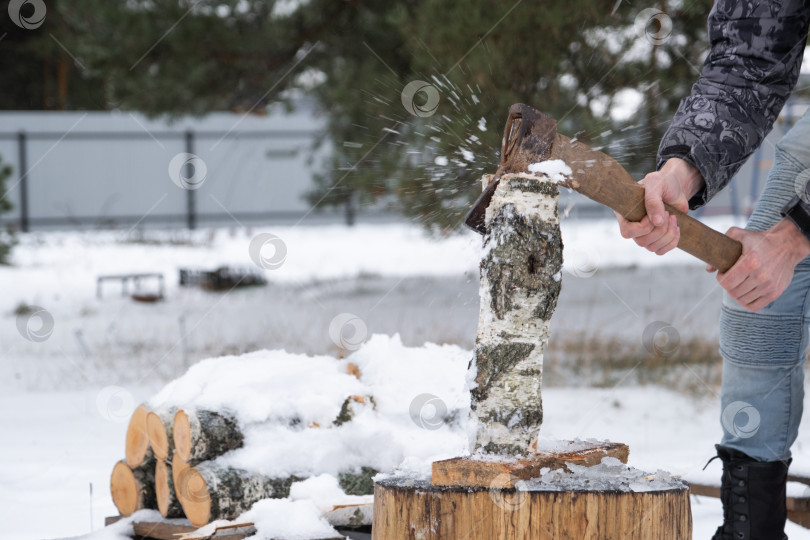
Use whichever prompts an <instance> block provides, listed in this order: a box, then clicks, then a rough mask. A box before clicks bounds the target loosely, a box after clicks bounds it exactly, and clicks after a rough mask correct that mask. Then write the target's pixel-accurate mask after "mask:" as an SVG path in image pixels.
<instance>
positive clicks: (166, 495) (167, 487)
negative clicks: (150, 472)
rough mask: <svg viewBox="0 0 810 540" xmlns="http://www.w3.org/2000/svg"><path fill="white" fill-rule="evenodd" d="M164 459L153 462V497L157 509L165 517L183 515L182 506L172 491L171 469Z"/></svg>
mask: <svg viewBox="0 0 810 540" xmlns="http://www.w3.org/2000/svg"><path fill="white" fill-rule="evenodd" d="M169 469H170V468H169V465H168V463H166V462H165V461H157V462H156V463H155V498H156V499H157V510H158V512H160V515H161V516H163V517H165V518H180V517H184V516H185V514H184V513H183V507H182V505H181V504H180V501H179V500H178V499H177V495H176V494H175V492H174V479H173V477H172V471H170V470H169Z"/></svg>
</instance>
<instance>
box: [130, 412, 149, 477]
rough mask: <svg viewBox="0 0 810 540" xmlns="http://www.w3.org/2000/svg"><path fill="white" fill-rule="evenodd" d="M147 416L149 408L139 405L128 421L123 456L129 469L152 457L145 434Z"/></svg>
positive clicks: (147, 437)
mask: <svg viewBox="0 0 810 540" xmlns="http://www.w3.org/2000/svg"><path fill="white" fill-rule="evenodd" d="M147 414H149V408H148V407H147V406H146V405H140V406H138V408H136V409H135V412H133V413H132V417H131V418H130V419H129V425H128V426H127V435H126V443H125V446H124V456H125V457H126V462H127V465H129V466H130V467H138V466H139V465H142V464H143V463H144V462H146V461H150V460H151V459H152V457H153V453H152V448H151V447H150V446H149V436H148V435H147V434H146V415H147Z"/></svg>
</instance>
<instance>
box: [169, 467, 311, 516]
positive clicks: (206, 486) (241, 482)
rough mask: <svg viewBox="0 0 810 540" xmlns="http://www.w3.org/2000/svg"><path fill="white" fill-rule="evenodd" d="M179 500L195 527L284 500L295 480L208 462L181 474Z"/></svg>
mask: <svg viewBox="0 0 810 540" xmlns="http://www.w3.org/2000/svg"><path fill="white" fill-rule="evenodd" d="M178 480H179V482H180V483H179V485H178V486H177V496H178V498H179V499H180V503H181V504H182V505H183V510H184V512H185V514H186V517H187V518H188V520H189V521H191V524H192V525H194V526H195V527H202V526H203V525H206V524H207V523H209V522H211V521H213V520H215V519H233V518H235V517H237V516H238V515H240V514H241V513H243V512H245V511H247V510H249V509H250V507H251V506H253V504H254V503H255V502H257V501H259V500H261V499H268V498H275V499H278V498H284V497H287V496H288V495H289V494H290V485H291V484H292V483H293V482H294V481H296V480H299V478H296V477H288V478H269V477H267V476H263V475H261V474H255V473H250V472H248V471H245V470H243V469H235V468H232V467H223V466H220V465H217V464H216V463H214V462H210V461H205V462H203V463H200V464H198V465H197V466H196V467H189V468H187V469H185V470H183V471H181V472H180V474H179V478H178Z"/></svg>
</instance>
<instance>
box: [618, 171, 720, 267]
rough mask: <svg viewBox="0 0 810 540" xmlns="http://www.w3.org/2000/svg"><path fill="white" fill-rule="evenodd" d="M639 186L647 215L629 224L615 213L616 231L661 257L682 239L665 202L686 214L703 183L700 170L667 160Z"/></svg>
mask: <svg viewBox="0 0 810 540" xmlns="http://www.w3.org/2000/svg"><path fill="white" fill-rule="evenodd" d="M639 184H641V185H643V186H644V205H645V206H646V209H647V215H646V216H644V219H642V220H641V221H638V222H630V221H627V220H626V219H624V218H623V217H622V216H620V215H619V214H616V219H617V220H618V221H619V229H620V230H621V233H622V236H623V237H625V238H632V239H633V241H634V242H635V243H636V244H638V245H639V246H641V247H643V248H646V249H648V250H649V251H652V252H654V253H656V254H657V255H663V254H664V253H667V252H668V251H671V250H672V249H674V248H675V247H677V245H678V241H679V240H680V238H681V231H680V229H679V228H678V224H677V222H676V220H675V216H673V215H670V214H669V212H667V211H666V210H665V209H664V203H667V204H669V205H670V206H672V207H674V208H677V209H678V210H680V211H682V212H684V213H685V212H688V211H689V199H690V198H691V197H692V196H693V195H695V194H696V193H697V192H699V191H700V190H701V189H702V188H703V186H704V185H705V182H704V181H703V177H702V176H701V174H700V171H698V170H697V168H695V167H694V166H693V165H691V164H690V163H689V162H688V161H684V160H682V159H680V158H670V159H668V160H667V162H666V163H664V166H663V167H661V169H660V170H659V171H656V172H652V173H650V174H648V175H647V176H645V177H644V179H643V180H642V181H641V182H639Z"/></svg>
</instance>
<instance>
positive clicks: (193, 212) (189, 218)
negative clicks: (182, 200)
mask: <svg viewBox="0 0 810 540" xmlns="http://www.w3.org/2000/svg"><path fill="white" fill-rule="evenodd" d="M186 153H188V154H193V153H194V132H193V131H191V130H190V129H189V130H188V131H186ZM194 193H195V190H193V189H187V190H186V225H187V226H188V228H189V229H191V230H194V229H196V228H197V209H196V206H195V203H196V200H195V195H194Z"/></svg>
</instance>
